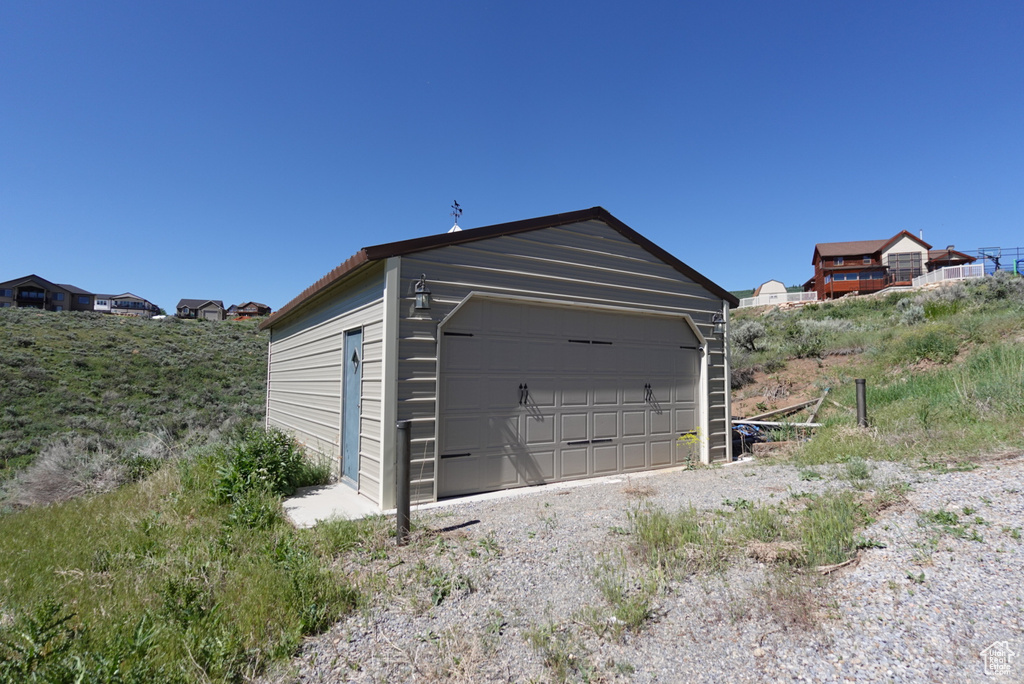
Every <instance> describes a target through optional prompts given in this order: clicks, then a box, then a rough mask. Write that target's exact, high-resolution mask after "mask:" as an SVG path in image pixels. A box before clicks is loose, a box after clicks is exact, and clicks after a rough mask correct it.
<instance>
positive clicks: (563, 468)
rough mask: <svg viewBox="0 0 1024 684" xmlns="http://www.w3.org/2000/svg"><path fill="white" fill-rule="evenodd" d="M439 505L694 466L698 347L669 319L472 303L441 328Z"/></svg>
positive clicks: (686, 330) (682, 327) (493, 302)
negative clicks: (457, 498)
mask: <svg viewBox="0 0 1024 684" xmlns="http://www.w3.org/2000/svg"><path fill="white" fill-rule="evenodd" d="M441 335H442V339H441V340H440V354H441V357H440V362H439V371H440V376H439V383H438V384H439V397H438V403H439V430H438V432H439V434H438V439H439V447H440V448H439V454H440V470H439V482H438V496H439V497H445V496H453V495H458V494H468V493H473V492H484V491H493V490H497V489H505V488H510V487H519V486H523V485H528V484H539V483H542V482H557V481H562V480H573V479H579V478H586V477H595V476H600V475H609V474H614V473H626V472H631V471H640V470H648V469H652V468H661V467H668V466H671V465H674V464H679V463H683V462H685V461H686V460H687V459H688V458H694V459H696V458H697V457H698V454H697V451H696V449H697V447H696V445H694V444H693V443H692V442H693V440H686V439H683V440H680V439H679V437H681V436H684V435H687V434H693V431H694V430H695V429H696V427H697V425H698V415H699V411H698V404H697V402H698V391H697V390H698V386H699V378H700V371H699V360H700V352H699V350H698V344H699V343H698V340H697V338H696V337H695V336H694V334H693V331H692V330H691V329H690V327H689V325H687V323H686V322H685V321H684V320H683V319H682V318H678V317H669V316H659V315H641V314H631V313H620V312H613V311H607V310H599V309H584V308H568V307H563V306H547V305H541V304H535V303H521V302H511V301H498V300H488V299H480V300H475V301H473V300H471V301H470V302H468V303H467V304H465V305H464V306H463V307H462V308H460V309H459V310H458V311H457V312H456V313H455V314H454V315H453V316H452V318H450V319H449V320H448V321H447V322H446V324H445V325H444V326H443V328H442V330H441Z"/></svg>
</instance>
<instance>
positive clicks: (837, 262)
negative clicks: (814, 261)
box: [833, 257, 843, 266]
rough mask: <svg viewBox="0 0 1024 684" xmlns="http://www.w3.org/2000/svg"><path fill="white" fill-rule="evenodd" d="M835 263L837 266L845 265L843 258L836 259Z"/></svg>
mask: <svg viewBox="0 0 1024 684" xmlns="http://www.w3.org/2000/svg"><path fill="white" fill-rule="evenodd" d="M833 263H834V264H835V265H836V266H842V265H843V257H836V258H835V259H834V260H833Z"/></svg>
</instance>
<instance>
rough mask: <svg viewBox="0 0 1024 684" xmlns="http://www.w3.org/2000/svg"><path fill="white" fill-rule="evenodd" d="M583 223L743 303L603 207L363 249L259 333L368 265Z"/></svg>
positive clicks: (269, 320) (733, 303)
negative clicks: (604, 230) (603, 229)
mask: <svg viewBox="0 0 1024 684" xmlns="http://www.w3.org/2000/svg"><path fill="white" fill-rule="evenodd" d="M584 221H600V222H602V223H604V224H606V225H607V226H608V227H610V228H611V229H613V230H614V231H616V232H617V233H619V234H620V235H622V236H623V237H625V238H626V239H628V240H630V241H631V242H634V243H636V244H637V245H639V246H640V247H642V248H643V249H645V250H646V251H647V252H649V253H650V254H652V255H653V256H655V257H657V258H658V259H661V260H662V261H664V262H665V263H667V264H668V265H669V266H671V267H672V268H674V269H675V270H677V271H678V272H679V273H681V274H683V275H684V276H686V277H687V278H689V279H691V280H693V281H694V282H696V283H698V284H700V285H702V286H704V287H705V288H707V289H708V290H710V291H711V292H713V293H714V294H716V295H718V296H719V297H721V298H722V299H724V300H725V301H727V302H729V305H730V307H732V308H735V307H736V306H739V303H740V301H739V299H737V298H736V296H735V295H733V294H731V293H730V292H728V291H727V290H724V289H723V288H722V287H720V286H719V285H717V284H715V283H714V282H712V281H711V280H709V279H708V278H707V277H705V276H703V275H701V274H700V273H698V272H697V271H695V270H693V269H692V268H690V267H689V266H687V265H686V264H684V263H683V262H682V261H680V260H679V259H677V258H676V257H674V256H672V255H671V254H669V253H668V252H666V251H665V250H664V249H662V248H661V247H659V246H658V245H656V244H654V243H653V242H651V241H650V240H648V239H647V238H645V237H644V236H643V235H641V234H640V233H638V232H636V231H635V230H633V229H632V228H630V227H629V226H627V225H626V224H625V223H623V222H622V221H620V220H619V219H617V218H615V217H614V216H612V215H611V214H610V213H609V212H608V210H607V209H605V208H604V207H591V208H590V209H581V210H579V211H570V212H565V213H562V214H552V215H550V216H540V217H537V218H532V219H525V220H522V221H512V222H510V223H499V224H496V225H493V226H484V227H482V228H470V229H468V230H461V231H458V232H455V233H439V234H436V235H427V236H424V237H419V238H412V239H411V240H401V241H398V242H388V243H385V244H383V245H374V246H372V247H364V248H363V249H361V250H359V251H358V252H356V254H355V255H353V256H352V257H350V258H349V259H348V260H347V261H345V263H343V264H341V265H340V266H338V267H337V268H335V269H334V270H333V271H331V272H330V273H328V274H327V275H325V276H324V277H323V278H321V279H320V280H318V281H316V282H315V283H313V285H311V286H310V287H308V288H306V289H305V290H304V291H303V292H302V294H300V295H299V296H298V297H296V298H295V299H293V300H291V301H290V302H288V303H287V304H285V305H284V306H283V307H281V308H280V309H279V310H278V311H276V312H275V313H274V314H273V315H271V316H270V317H269V318H267V319H266V320H264V321H263V323H261V324H260V330H265V329H267V328H269V327H272V326H273V325H275V324H276V323H278V322H279V321H280V320H281V319H283V318H284V317H286V316H287V315H289V314H290V313H291V312H293V311H294V310H295V309H297V308H298V307H300V306H302V305H303V304H304V303H306V301H307V300H309V299H310V298H312V297H315V296H316V295H317V294H319V293H320V292H322V291H323V290H325V289H327V288H328V287H330V286H331V285H333V284H334V283H336V282H338V281H339V280H341V279H342V278H344V277H346V276H347V275H349V274H350V273H352V272H353V271H355V270H356V269H358V268H359V267H361V266H363V265H364V264H366V263H368V262H371V261H380V260H382V259H388V258H390V257H396V256H403V255H406V254H413V253H415V252H423V251H426V250H428V249H435V248H437V247H448V246H451V245H462V244H466V243H469V242H476V241H477V240H486V239H488V238H493V237H501V236H505V235H516V234H518V233H526V232H529V231H533V230H541V229H543V228H555V227H557V226H564V225H569V224H571V223H582V222H584Z"/></svg>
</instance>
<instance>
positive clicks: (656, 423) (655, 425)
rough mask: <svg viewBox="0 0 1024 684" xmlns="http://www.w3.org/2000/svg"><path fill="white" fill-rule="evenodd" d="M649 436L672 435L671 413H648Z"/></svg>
mask: <svg viewBox="0 0 1024 684" xmlns="http://www.w3.org/2000/svg"><path fill="white" fill-rule="evenodd" d="M648 417H649V418H650V425H651V434H652V435H669V434H672V412H671V411H664V410H663V411H653V410H652V411H650V412H648Z"/></svg>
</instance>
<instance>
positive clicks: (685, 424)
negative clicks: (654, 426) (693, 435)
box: [675, 409, 697, 432]
mask: <svg viewBox="0 0 1024 684" xmlns="http://www.w3.org/2000/svg"><path fill="white" fill-rule="evenodd" d="M675 414H676V415H675V419H676V425H675V431H676V432H687V431H688V430H693V429H694V428H695V427H697V412H696V411H695V410H694V409H676V412H675Z"/></svg>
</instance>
